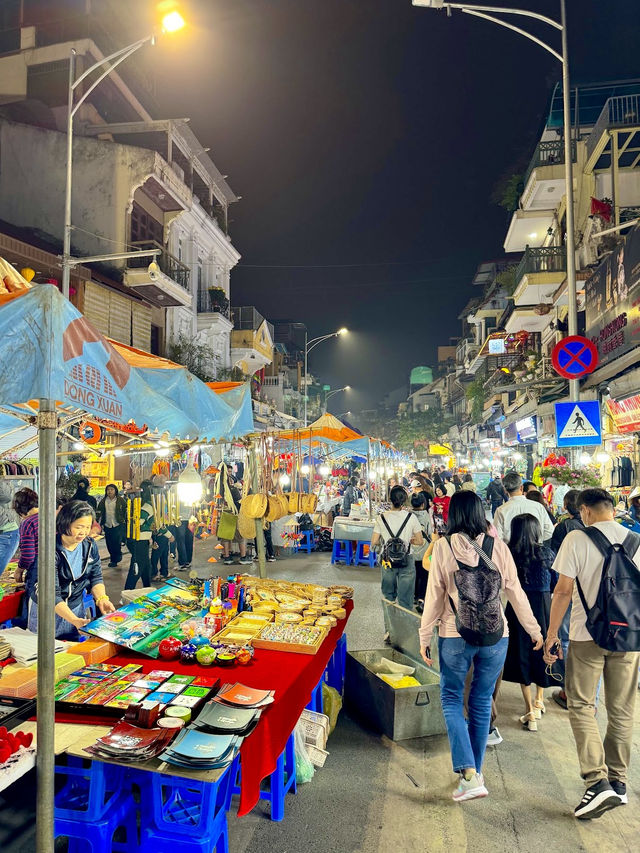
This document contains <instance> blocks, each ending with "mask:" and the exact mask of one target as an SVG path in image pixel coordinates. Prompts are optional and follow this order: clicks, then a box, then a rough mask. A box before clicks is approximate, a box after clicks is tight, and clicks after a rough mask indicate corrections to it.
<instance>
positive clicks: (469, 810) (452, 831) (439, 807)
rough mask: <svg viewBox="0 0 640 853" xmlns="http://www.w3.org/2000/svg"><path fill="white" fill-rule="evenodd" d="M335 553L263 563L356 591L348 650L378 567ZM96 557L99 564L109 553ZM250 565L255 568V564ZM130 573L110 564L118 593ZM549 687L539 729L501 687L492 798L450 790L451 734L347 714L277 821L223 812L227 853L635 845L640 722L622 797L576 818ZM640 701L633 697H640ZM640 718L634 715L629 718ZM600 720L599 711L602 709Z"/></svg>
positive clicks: (199, 563)
mask: <svg viewBox="0 0 640 853" xmlns="http://www.w3.org/2000/svg"><path fill="white" fill-rule="evenodd" d="M210 541H211V540H208V541H207V542H201V543H200V542H198V543H196V551H195V558H194V563H193V565H194V568H196V569H197V571H198V573H199V574H200V575H201V576H203V577H205V576H207V575H208V574H209V573H211V572H212V570H215V569H216V568H217V566H216V565H212V564H210V563H208V562H207V559H208V557H209V556H210V555H211V553H212V547H211V545H210V544H209V542H210ZM329 560H330V555H329V554H325V553H321V554H311V555H302V554H301V555H297V556H288V557H283V558H282V559H279V560H278V561H277V562H276V563H270V564H267V569H268V572H269V575H270V576H271V577H282V578H289V579H299V580H301V581H319V582H322V583H325V584H330V583H340V582H345V583H348V584H350V585H352V586H354V587H355V596H354V599H355V605H356V606H355V609H354V611H353V614H352V616H351V619H350V621H349V625H348V645H349V649H367V648H379V647H380V646H381V641H382V635H383V627H382V615H381V610H380V604H379V578H378V570H377V569H369V568H366V567H349V568H346V567H344V566H331V565H330V562H329ZM103 565H105V566H106V561H104V563H103ZM254 571H255V572H256V573H257V566H256V568H255V569H254ZM125 577H126V571H125V570H124V569H122V570H118V569H105V579H106V582H107V587H108V590H109V592H110V594H111V595H112V597H113V598H114V600H115V601H117V600H118V598H117V597H116V595H117V593H118V592H119V590H120V588H121V587H122V584H123V582H124V578H125ZM551 692H552V691H551V690H548V691H547V695H548V701H547V714H546V715H545V716H544V717H543V719H542V721H541V723H540V724H539V731H538V732H537V733H530V732H526V731H523V730H522V729H521V727H520V724H519V723H518V717H519V716H520V715H521V714H522V712H523V709H522V707H521V705H522V700H521V696H520V689H519V687H518V686H517V685H512V684H505V685H504V686H503V688H502V691H501V694H500V702H499V710H500V719H499V721H498V725H499V728H500V731H501V733H502V735H503V737H504V742H503V743H502V744H501V745H500V746H498V747H493V748H490V749H489V750H488V751H487V760H486V764H485V777H486V780H487V786H488V788H489V792H490V795H489V797H488V798H486V799H484V800H477V801H472V802H468V803H464V804H456V803H453V802H452V800H451V797H450V794H451V791H452V789H453V787H454V782H455V777H454V776H453V774H452V772H451V765H450V759H449V750H448V742H447V738H446V737H433V738H422V739H416V740H412V741H402V742H400V743H393V742H392V741H390V740H388V739H387V738H385V737H381V736H379V735H377V734H374V733H372V732H369V731H366V730H364V729H362V728H361V727H360V726H359V725H358V724H357V723H355V722H354V721H352V720H351V719H349V717H348V716H347V715H346V714H345V713H344V712H342V713H341V714H340V718H339V722H338V726H337V728H336V731H335V732H334V733H333V734H332V736H331V738H330V739H329V744H328V749H329V752H330V756H329V757H328V759H327V762H326V764H325V766H324V768H322V769H321V770H318V771H316V775H315V777H314V779H313V780H312V782H310V783H309V784H307V785H303V786H300V788H299V789H298V793H297V794H296V795H288V796H287V800H286V808H285V819H284V821H283V822H282V823H272V822H271V821H270V820H269V819H268V813H269V807H268V805H267V804H263V803H260V804H259V805H258V806H257V807H256V809H255V810H254V811H253V812H252V814H250V815H249V816H247V817H244V818H242V819H237V818H235V817H234V816H233V813H232V814H231V815H230V818H229V829H230V850H231V853H264V851H267V850H278V851H280V853H300V851H308V853H333V852H334V851H335V853H338V851H340V853H383V851H384V853H388V851H390V850H393V851H395V853H417V851H427V853H437V851H441V850H446V851H447V853H462V851H466V850H469V851H474V853H494V851H495V853H503V851H523V853H524V851H527V853H529V851H532V850H533V851H535V850H540V851H544V850H545V849H554V850H562V851H567V852H568V853H573V851H599V853H608V851H612V853H613V851H616V853H620V851H627V850H629V851H631V850H634V851H637V850H638V839H640V808H639V807H640V754H639V753H640V749H639V748H638V744H639V736H640V722H637V723H636V738H635V743H634V749H633V756H632V768H631V778H630V786H629V787H630V796H629V804H628V805H627V806H621V807H619V808H618V809H615V810H614V811H611V812H609V813H607V814H605V815H604V816H603V817H601V818H600V819H598V820H595V821H590V822H582V823H581V822H579V821H576V820H575V819H574V818H573V817H572V812H573V808H574V807H575V806H576V805H577V803H578V800H579V799H580V797H581V796H582V793H583V786H582V782H581V779H580V777H579V774H578V764H577V760H576V755H575V748H574V743H573V737H572V734H571V730H570V728H569V723H568V720H567V714H566V712H565V711H563V710H562V709H560V708H559V707H558V706H557V705H556V704H555V703H554V702H553V701H552V700H551ZM639 707H640V705H639ZM636 720H637V721H640V713H637V714H636ZM599 722H600V725H601V726H603V727H604V725H605V722H606V714H605V713H604V709H603V711H602V713H601V714H600V716H599Z"/></svg>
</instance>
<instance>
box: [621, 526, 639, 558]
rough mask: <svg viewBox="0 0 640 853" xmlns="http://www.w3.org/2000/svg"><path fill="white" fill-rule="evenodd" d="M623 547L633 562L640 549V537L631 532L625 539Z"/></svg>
mask: <svg viewBox="0 0 640 853" xmlns="http://www.w3.org/2000/svg"><path fill="white" fill-rule="evenodd" d="M622 547H623V548H624V550H625V552H626V554H627V556H628V557H630V558H631V559H632V560H633V558H634V557H635V555H636V551H637V550H638V548H640V536H638V534H637V533H634V532H633V530H630V531H629V532H628V533H627V535H626V536H625V537H624V542H623V543H622Z"/></svg>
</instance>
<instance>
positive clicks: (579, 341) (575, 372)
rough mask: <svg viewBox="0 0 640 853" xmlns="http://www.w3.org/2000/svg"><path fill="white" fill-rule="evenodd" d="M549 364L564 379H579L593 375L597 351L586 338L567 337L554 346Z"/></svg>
mask: <svg viewBox="0 0 640 853" xmlns="http://www.w3.org/2000/svg"><path fill="white" fill-rule="evenodd" d="M551 364H553V367H554V369H555V371H556V373H559V374H560V376H564V378H565V379H579V378H580V377H581V376H586V375H587V373H593V371H594V370H595V369H596V367H597V366H598V350H597V347H596V345H595V344H593V343H591V341H590V340H589V339H588V338H583V337H582V335H569V337H568V338H563V339H562V340H561V341H558V343H557V344H556V345H555V346H554V348H553V352H552V353H551Z"/></svg>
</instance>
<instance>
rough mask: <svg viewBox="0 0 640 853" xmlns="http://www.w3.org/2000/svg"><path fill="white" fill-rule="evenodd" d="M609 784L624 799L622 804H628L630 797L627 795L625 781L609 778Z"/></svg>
mask: <svg viewBox="0 0 640 853" xmlns="http://www.w3.org/2000/svg"><path fill="white" fill-rule="evenodd" d="M609 784H610V785H611V787H612V788H613V790H614V791H615V792H616V794H617V795H618V796H619V797H620V799H621V801H622V805H623V806H626V805H627V803H628V802H629V798H628V797H627V786H626V785H625V783H624V782H619V781H618V780H617V779H609Z"/></svg>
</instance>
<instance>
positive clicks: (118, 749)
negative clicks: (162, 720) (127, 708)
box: [85, 720, 176, 762]
mask: <svg viewBox="0 0 640 853" xmlns="http://www.w3.org/2000/svg"><path fill="white" fill-rule="evenodd" d="M175 733H176V730H175V729H164V728H151V729H142V728H140V727H139V726H134V725H132V724H131V723H127V722H125V721H124V720H120V722H119V723H116V725H115V726H114V727H113V728H112V729H111V731H110V732H108V734H106V735H104V737H101V738H98V740H97V741H96V742H95V743H94V744H92V745H91V746H87V747H85V752H90V753H91V754H92V755H97V756H98V757H99V758H104V759H106V760H108V761H125V762H129V761H146V760H147V759H149V758H155V756H156V755H158V754H159V753H161V752H162V750H163V749H165V747H166V746H167V745H168V744H169V742H170V741H171V739H172V738H173V736H174V735H175Z"/></svg>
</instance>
